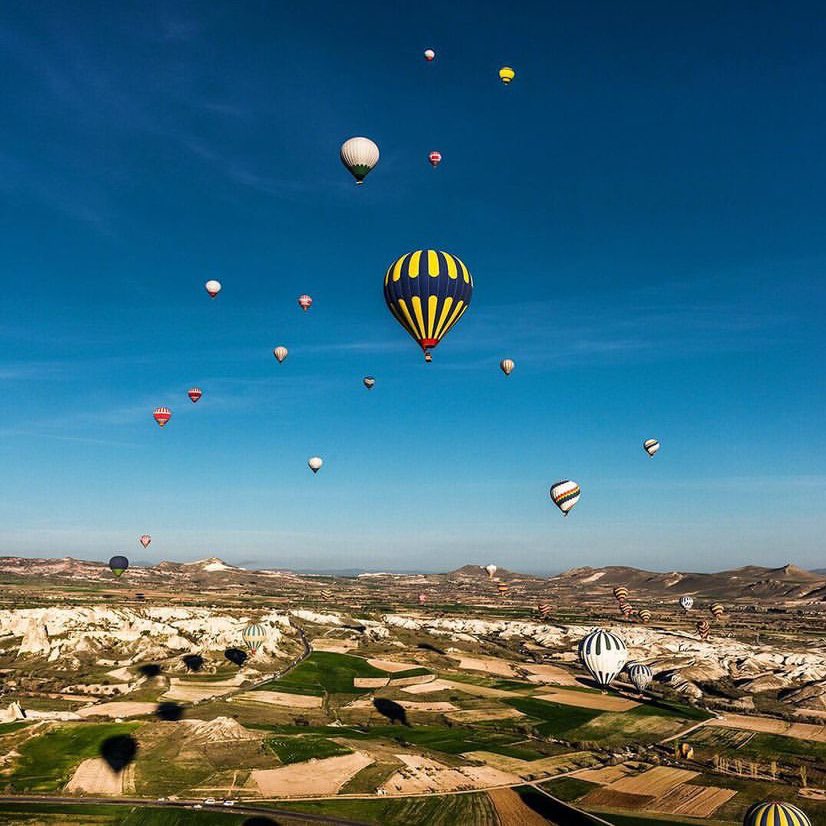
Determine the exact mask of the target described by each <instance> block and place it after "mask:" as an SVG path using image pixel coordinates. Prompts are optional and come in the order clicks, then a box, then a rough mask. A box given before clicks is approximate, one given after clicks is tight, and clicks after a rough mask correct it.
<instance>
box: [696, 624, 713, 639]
mask: <svg viewBox="0 0 826 826" xmlns="http://www.w3.org/2000/svg"><path fill="white" fill-rule="evenodd" d="M710 631H711V626H710V625H709V624H708V623H707V622H706V621H705V620H700V621H699V622H698V623H697V633H698V634H699V635H700V639H701V640H707V639H708V634H709V632H710Z"/></svg>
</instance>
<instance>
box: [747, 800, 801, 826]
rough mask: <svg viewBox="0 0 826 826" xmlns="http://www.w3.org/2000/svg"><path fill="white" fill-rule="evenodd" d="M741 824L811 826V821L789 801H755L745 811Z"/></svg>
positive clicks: (755, 825) (754, 825)
mask: <svg viewBox="0 0 826 826" xmlns="http://www.w3.org/2000/svg"><path fill="white" fill-rule="evenodd" d="M743 826H812V821H811V820H809V818H808V817H807V816H806V815H805V814H803V812H802V811H800V809H798V808H797V806H792V804H791V803H756V804H755V805H754V806H752V807H751V808H750V809H749V810H748V812H746V816H745V818H744V819H743Z"/></svg>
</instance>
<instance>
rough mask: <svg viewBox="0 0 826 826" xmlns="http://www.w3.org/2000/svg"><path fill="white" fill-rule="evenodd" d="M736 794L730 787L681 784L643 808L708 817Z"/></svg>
mask: <svg viewBox="0 0 826 826" xmlns="http://www.w3.org/2000/svg"><path fill="white" fill-rule="evenodd" d="M736 794H737V792H735V791H734V790H732V789H718V788H715V787H714V786H689V785H687V784H683V785H680V786H677V788H676V789H672V790H671V791H670V792H668V793H667V794H664V795H662V797H658V798H657V799H656V800H654V801H652V802H651V803H650V804H648V805H647V806H646V807H645V808H646V809H650V810H651V811H652V812H667V813H668V814H675V815H687V816H688V817H700V818H710V817H711V816H712V815H713V814H714V813H715V812H716V811H717V809H719V808H720V806H722V805H723V804H724V803H725V802H726V801H727V800H731V798H732V797H734V795H736Z"/></svg>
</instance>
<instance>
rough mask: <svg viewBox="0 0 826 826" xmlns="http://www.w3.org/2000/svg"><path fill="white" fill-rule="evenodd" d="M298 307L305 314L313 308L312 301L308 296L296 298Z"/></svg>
mask: <svg viewBox="0 0 826 826" xmlns="http://www.w3.org/2000/svg"><path fill="white" fill-rule="evenodd" d="M298 306H299V307H301V309H302V310H304V312H305V313H306V312H307V310H309V309H310V307H312V306H313V299H312V298H311V297H310V296H309V295H306V294H304V295H300V296H298Z"/></svg>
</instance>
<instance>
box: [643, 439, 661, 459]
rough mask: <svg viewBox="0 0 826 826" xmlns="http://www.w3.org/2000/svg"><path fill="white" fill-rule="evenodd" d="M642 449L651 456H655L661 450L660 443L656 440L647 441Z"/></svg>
mask: <svg viewBox="0 0 826 826" xmlns="http://www.w3.org/2000/svg"><path fill="white" fill-rule="evenodd" d="M642 449H643V450H644V451H645V452H646V453H647V454H648V455H649V456H653V455H654V454H655V453H656V452H657V451H658V450H659V449H660V443H659V442H658V441H657V440H656V439H646V440H645V441H644V442H643V443H642Z"/></svg>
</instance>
